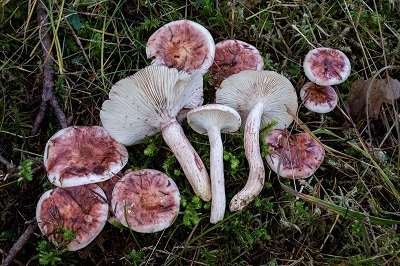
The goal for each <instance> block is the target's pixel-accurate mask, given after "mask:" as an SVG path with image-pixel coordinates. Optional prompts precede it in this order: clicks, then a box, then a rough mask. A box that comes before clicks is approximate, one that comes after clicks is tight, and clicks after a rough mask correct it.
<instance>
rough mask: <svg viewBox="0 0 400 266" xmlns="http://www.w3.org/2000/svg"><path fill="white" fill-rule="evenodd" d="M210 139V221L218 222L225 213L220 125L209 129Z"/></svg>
mask: <svg viewBox="0 0 400 266" xmlns="http://www.w3.org/2000/svg"><path fill="white" fill-rule="evenodd" d="M208 138H209V140H210V178H211V193H212V198H211V216H210V223H213V224H215V223H218V222H219V221H221V220H222V219H224V214H225V205H226V199H225V184H224V162H223V147H222V140H221V130H220V129H219V128H218V127H211V128H209V129H208Z"/></svg>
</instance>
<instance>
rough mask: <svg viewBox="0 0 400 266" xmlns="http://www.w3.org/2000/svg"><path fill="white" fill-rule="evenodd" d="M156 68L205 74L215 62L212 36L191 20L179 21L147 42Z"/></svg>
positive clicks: (148, 52) (147, 49) (155, 34)
mask: <svg viewBox="0 0 400 266" xmlns="http://www.w3.org/2000/svg"><path fill="white" fill-rule="evenodd" d="M146 54H147V58H153V57H154V60H153V62H152V64H155V65H163V66H167V67H173V68H176V69H178V70H184V71H186V72H188V73H192V72H193V71H195V70H198V71H199V72H200V73H201V74H205V73H206V72H207V70H208V69H209V68H210V66H211V64H212V63H213V60H214V54H215V43H214V39H213V37H212V36H211V34H210V32H209V31H208V30H207V29H206V28H204V27H203V26H202V25H200V24H198V23H196V22H193V21H190V20H177V21H173V22H170V23H168V24H165V25H164V26H162V27H161V28H159V29H158V30H157V31H155V32H154V33H153V34H152V35H151V36H150V38H149V40H148V41H147V45H146Z"/></svg>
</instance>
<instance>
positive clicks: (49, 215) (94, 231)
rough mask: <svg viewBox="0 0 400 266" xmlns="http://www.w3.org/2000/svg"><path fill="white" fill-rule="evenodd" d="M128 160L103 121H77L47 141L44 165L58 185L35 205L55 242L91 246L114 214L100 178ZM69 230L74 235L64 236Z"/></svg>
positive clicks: (44, 228)
mask: <svg viewBox="0 0 400 266" xmlns="http://www.w3.org/2000/svg"><path fill="white" fill-rule="evenodd" d="M127 162H128V151H127V150H126V148H125V146H123V145H122V144H120V143H118V142H117V141H116V140H114V139H113V138H112V137H111V136H110V135H109V134H108V132H107V131H106V130H105V129H104V128H103V127H99V126H91V127H90V126H72V127H68V128H65V129H62V130H60V131H58V132H57V133H56V134H54V135H53V136H52V137H51V138H50V139H49V140H48V141H47V143H46V147H45V151H44V166H45V169H46V172H47V177H48V179H49V181H50V182H51V183H53V185H55V187H54V188H53V189H51V190H48V191H46V192H45V193H44V194H43V195H42V196H41V197H40V199H39V202H38V204H37V207H36V220H37V222H38V226H39V229H40V231H41V232H42V234H43V235H46V236H48V238H49V240H50V241H51V242H53V243H54V244H55V245H60V244H64V245H65V246H66V247H67V249H68V250H70V251H74V250H78V249H81V248H83V247H85V246H86V245H88V244H89V243H90V242H91V241H93V239H95V238H96V236H97V235H98V234H99V233H100V232H101V230H102V229H103V227H104V225H105V223H106V221H107V219H108V215H109V204H107V200H106V199H107V197H106V194H105V193H104V191H103V190H102V189H101V188H100V187H99V186H98V185H97V184H95V183H97V182H103V181H105V180H110V179H111V178H113V177H114V176H115V175H116V173H118V172H119V171H120V170H121V169H122V168H123V167H124V166H125V165H126V163H127ZM66 230H69V231H72V233H73V234H74V238H73V239H72V240H71V239H69V240H68V239H64V233H65V231H66Z"/></svg>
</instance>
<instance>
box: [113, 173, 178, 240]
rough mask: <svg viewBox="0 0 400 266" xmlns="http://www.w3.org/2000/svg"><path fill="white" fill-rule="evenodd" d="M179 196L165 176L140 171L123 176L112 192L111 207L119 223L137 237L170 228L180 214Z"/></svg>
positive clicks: (176, 189) (169, 179)
mask: <svg viewBox="0 0 400 266" xmlns="http://www.w3.org/2000/svg"><path fill="white" fill-rule="evenodd" d="M179 204H180V194H179V190H178V187H177V186H176V184H175V182H174V181H173V180H172V179H171V178H169V177H168V176H167V175H165V174H164V173H162V172H160V171H157V170H152V169H143V170H139V171H130V172H128V173H127V174H125V175H124V176H123V177H122V179H121V181H120V182H118V183H117V184H116V185H115V187H114V190H113V194H112V199H111V206H112V208H113V211H114V213H115V217H116V218H117V219H118V221H119V222H120V223H121V224H122V225H124V226H126V227H129V228H131V229H132V230H134V231H136V232H140V233H153V232H158V231H161V230H163V229H165V228H167V227H169V226H170V225H171V224H172V223H173V222H174V221H175V219H176V217H177V215H178V212H179Z"/></svg>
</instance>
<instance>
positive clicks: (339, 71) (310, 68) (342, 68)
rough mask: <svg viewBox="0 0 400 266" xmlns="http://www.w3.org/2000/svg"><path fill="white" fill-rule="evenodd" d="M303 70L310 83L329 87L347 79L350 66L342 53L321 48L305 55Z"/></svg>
mask: <svg viewBox="0 0 400 266" xmlns="http://www.w3.org/2000/svg"><path fill="white" fill-rule="evenodd" d="M303 68H304V73H305V74H306V76H307V78H308V79H309V80H310V81H312V82H314V83H316V84H318V85H321V86H331V85H336V84H339V83H342V82H343V81H345V80H346V79H347V78H348V77H349V75H350V70H351V65H350V60H349V58H348V57H347V56H346V55H345V54H344V53H343V52H342V51H339V50H336V49H333V48H326V47H321V48H315V49H313V50H311V51H309V52H308V53H307V55H306V57H305V58H304V62H303Z"/></svg>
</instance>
